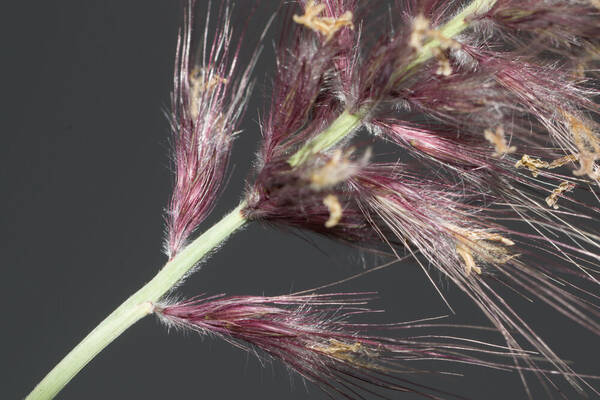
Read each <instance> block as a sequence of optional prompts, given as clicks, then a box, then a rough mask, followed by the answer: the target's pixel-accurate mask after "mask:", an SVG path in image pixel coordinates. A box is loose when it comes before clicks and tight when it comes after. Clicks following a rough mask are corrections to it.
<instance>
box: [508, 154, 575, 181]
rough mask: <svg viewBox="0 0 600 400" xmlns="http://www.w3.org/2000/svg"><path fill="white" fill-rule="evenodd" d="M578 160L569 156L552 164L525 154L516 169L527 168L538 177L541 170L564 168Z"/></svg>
mask: <svg viewBox="0 0 600 400" xmlns="http://www.w3.org/2000/svg"><path fill="white" fill-rule="evenodd" d="M577 158H578V157H577V156H575V155H572V154H569V155H567V156H564V157H561V158H559V159H556V160H554V161H552V162H547V161H543V160H540V159H539V158H533V157H531V156H528V155H527V154H524V155H523V157H521V159H520V160H519V161H517V162H516V164H515V168H527V169H529V171H531V175H532V176H533V177H536V176H538V175H539V173H540V171H539V170H540V169H554V168H558V167H562V166H563V165H565V164H568V163H570V162H574V161H577Z"/></svg>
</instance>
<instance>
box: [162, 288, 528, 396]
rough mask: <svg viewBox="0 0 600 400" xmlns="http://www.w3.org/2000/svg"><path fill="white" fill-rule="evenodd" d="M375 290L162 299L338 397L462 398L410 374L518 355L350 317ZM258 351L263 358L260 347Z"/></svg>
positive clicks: (168, 312) (186, 324)
mask: <svg viewBox="0 0 600 400" xmlns="http://www.w3.org/2000/svg"><path fill="white" fill-rule="evenodd" d="M370 296H371V294H370V293H346V294H320V295H308V296H300V295H288V296H276V297H258V296H236V297H224V296H222V295H219V296H211V297H200V298H195V299H192V300H189V301H185V302H180V303H177V304H171V305H168V304H166V305H157V308H156V312H157V313H158V315H159V316H160V317H161V319H162V320H163V321H164V322H166V323H167V324H168V325H171V326H173V325H174V326H175V327H179V328H188V329H193V330H196V331H198V332H199V333H201V334H213V335H217V336H219V337H221V338H223V339H224V340H227V341H228V342H231V343H232V344H234V345H235V346H238V347H240V348H242V349H245V350H248V351H255V350H260V351H262V352H263V354H266V355H268V356H269V357H271V358H273V359H275V360H280V361H282V362H283V363H285V365H286V366H288V367H289V368H290V369H291V370H294V371H295V372H297V373H298V374H300V375H301V376H302V377H304V378H305V379H307V380H309V381H312V382H314V383H316V384H317V385H318V386H319V387H320V388H321V389H322V390H323V391H325V392H326V393H327V394H329V395H330V396H331V397H332V398H333V397H342V398H347V399H362V398H364V397H363V396H364V395H369V394H375V395H377V396H378V397H381V398H387V397H386V396H384V395H383V394H381V393H382V391H398V392H411V393H416V394H420V395H422V396H424V397H427V398H430V399H439V398H442V397H443V398H448V397H452V398H462V397H460V396H456V395H451V394H450V393H445V392H442V391H439V390H436V389H433V388H430V387H428V386H426V385H423V384H419V383H418V382H417V381H411V380H408V379H407V378H406V376H408V375H413V376H416V375H423V374H426V373H429V374H431V373H441V371H439V370H438V371H429V370H426V369H423V368H421V367H419V364H423V363H424V362H425V363H427V362H431V361H444V362H452V363H466V364H470V365H481V366H485V367H490V368H500V367H502V368H505V367H506V366H505V365H504V364H503V362H502V361H494V362H492V361H485V360H483V359H481V358H480V356H484V355H485V356H493V357H494V358H497V357H499V358H500V360H501V358H503V357H508V356H511V357H520V356H521V355H522V354H518V353H513V352H511V351H508V350H507V349H503V348H501V347H499V346H496V345H491V344H485V343H480V342H474V341H470V340H466V339H460V338H454V337H444V336H441V335H437V336H431V335H425V334H423V335H414V334H410V333H411V332H412V331H414V330H415V329H416V328H417V327H419V328H426V327H429V326H430V325H428V324H425V323H422V322H415V323H407V324H397V325H376V324H360V323H353V322H351V321H350V319H351V318H355V317H356V316H357V315H361V314H370V313H373V312H374V311H372V310H370V309H368V308H365V306H366V304H367V302H368V301H369V299H370ZM377 329H380V330H386V331H388V332H389V331H391V330H393V331H399V332H402V333H403V334H404V335H403V336H405V338H404V339H393V338H389V337H384V336H372V335H370V334H368V333H367V332H368V331H369V332H370V331H373V330H377ZM257 355H259V356H260V353H258V354H257Z"/></svg>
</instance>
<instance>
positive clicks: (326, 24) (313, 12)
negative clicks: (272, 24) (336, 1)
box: [293, 0, 354, 42]
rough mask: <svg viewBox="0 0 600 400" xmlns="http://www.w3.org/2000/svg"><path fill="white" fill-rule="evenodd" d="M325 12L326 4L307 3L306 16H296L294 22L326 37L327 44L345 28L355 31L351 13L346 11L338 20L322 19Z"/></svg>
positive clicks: (312, 1) (311, 1)
mask: <svg viewBox="0 0 600 400" xmlns="http://www.w3.org/2000/svg"><path fill="white" fill-rule="evenodd" d="M324 10H325V5H324V4H316V3H315V1H314V0H310V1H308V2H307V3H306V6H305V8H304V15H294V16H293V19H294V22H295V23H297V24H301V25H304V26H306V27H307V28H310V29H312V30H313V31H315V32H319V33H321V34H322V35H324V36H325V42H328V41H330V40H331V39H332V38H333V36H334V35H335V34H336V33H337V31H339V30H340V29H342V28H343V27H345V26H348V27H350V29H354V23H353V22H352V19H353V15H352V12H351V11H346V12H345V13H343V14H342V15H340V16H339V17H338V18H332V17H321V16H320V15H321V13H322V12H323V11H324Z"/></svg>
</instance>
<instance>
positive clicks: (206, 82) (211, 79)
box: [189, 67, 228, 120]
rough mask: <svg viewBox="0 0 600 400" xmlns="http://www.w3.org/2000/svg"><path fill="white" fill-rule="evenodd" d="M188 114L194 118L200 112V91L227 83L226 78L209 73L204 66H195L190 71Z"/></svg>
mask: <svg viewBox="0 0 600 400" xmlns="http://www.w3.org/2000/svg"><path fill="white" fill-rule="evenodd" d="M189 79H190V114H191V115H192V118H193V119H194V120H195V119H196V118H198V113H199V112H200V99H201V98H202V93H203V92H206V91H210V90H213V89H214V88H215V87H216V86H217V85H219V84H220V83H223V84H225V83H227V82H228V80H227V79H225V78H223V77H220V76H219V75H216V74H213V73H211V71H210V70H207V69H205V68H200V67H195V68H194V69H193V70H192V72H191V73H190V77H189Z"/></svg>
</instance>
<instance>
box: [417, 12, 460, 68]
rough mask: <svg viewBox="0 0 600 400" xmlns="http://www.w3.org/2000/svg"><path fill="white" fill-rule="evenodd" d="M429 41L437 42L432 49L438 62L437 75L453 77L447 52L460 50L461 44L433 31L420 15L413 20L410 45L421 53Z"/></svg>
mask: <svg viewBox="0 0 600 400" xmlns="http://www.w3.org/2000/svg"><path fill="white" fill-rule="evenodd" d="M428 40H432V41H435V45H434V46H433V47H432V49H431V51H432V53H433V55H434V56H435V58H436V59H437V60H438V69H437V71H436V74H438V75H442V76H449V75H451V74H452V67H451V65H450V60H449V59H448V56H447V55H446V50H448V49H460V47H461V46H460V43H459V42H457V41H456V40H454V39H452V38H448V37H446V36H444V35H443V34H442V33H441V32H440V31H438V30H436V29H431V27H430V24H429V20H428V19H427V18H425V16H423V14H419V15H417V16H416V17H415V19H414V20H413V30H412V33H411V35H410V39H409V45H410V46H411V47H412V48H413V49H415V50H417V51H420V50H422V49H423V46H424V45H425V42H426V41H428Z"/></svg>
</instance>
